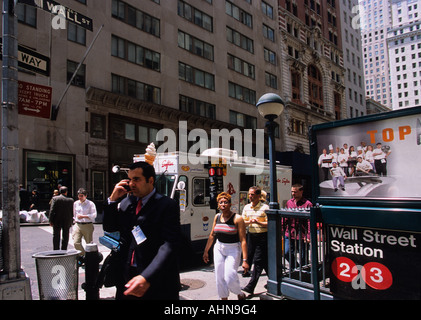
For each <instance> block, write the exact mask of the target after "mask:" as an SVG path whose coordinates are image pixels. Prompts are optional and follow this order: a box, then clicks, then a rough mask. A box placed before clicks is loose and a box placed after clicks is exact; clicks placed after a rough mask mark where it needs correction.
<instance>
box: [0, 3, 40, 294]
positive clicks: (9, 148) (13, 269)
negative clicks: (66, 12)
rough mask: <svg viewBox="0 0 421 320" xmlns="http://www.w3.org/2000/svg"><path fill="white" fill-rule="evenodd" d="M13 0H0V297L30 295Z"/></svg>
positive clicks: (15, 23) (15, 21)
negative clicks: (0, 261)
mask: <svg viewBox="0 0 421 320" xmlns="http://www.w3.org/2000/svg"><path fill="white" fill-rule="evenodd" d="M15 5H16V0H3V12H2V18H3V24H2V28H3V29H2V36H3V52H2V58H3V62H2V88H1V99H2V100H1V108H2V112H1V116H2V120H1V121H2V123H1V124H2V128H1V160H2V163H1V167H2V168H1V174H2V195H1V200H2V210H3V244H2V246H3V258H4V269H3V272H2V273H1V274H0V300H30V299H32V294H31V284H30V280H29V278H26V275H25V273H24V272H23V270H22V268H21V256H20V255H21V252H20V225H19V194H18V186H19V161H17V160H18V159H19V144H18V138H19V130H18V127H19V126H18V60H17V55H18V41H17V38H16V35H17V18H16V16H15V13H14V10H15Z"/></svg>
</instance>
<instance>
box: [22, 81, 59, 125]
mask: <svg viewBox="0 0 421 320" xmlns="http://www.w3.org/2000/svg"><path fill="white" fill-rule="evenodd" d="M52 91H53V89H52V88H51V87H48V86H43V85H39V84H34V83H29V82H25V81H19V85H18V110H19V114H23V115H27V116H33V117H38V118H44V119H50V117H51V96H52Z"/></svg>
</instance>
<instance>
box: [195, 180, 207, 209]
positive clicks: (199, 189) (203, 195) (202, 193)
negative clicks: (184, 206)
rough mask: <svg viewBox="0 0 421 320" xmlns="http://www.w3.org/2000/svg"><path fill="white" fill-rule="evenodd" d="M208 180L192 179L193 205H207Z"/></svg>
mask: <svg viewBox="0 0 421 320" xmlns="http://www.w3.org/2000/svg"><path fill="white" fill-rule="evenodd" d="M209 186H210V183H209V178H194V179H193V205H195V206H206V205H209V199H210V196H209Z"/></svg>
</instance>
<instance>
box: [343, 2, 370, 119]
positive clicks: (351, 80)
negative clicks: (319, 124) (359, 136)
mask: <svg viewBox="0 0 421 320" xmlns="http://www.w3.org/2000/svg"><path fill="white" fill-rule="evenodd" d="M339 6H340V13H341V33H342V48H343V55H344V68H345V70H346V73H345V76H344V83H345V88H346V89H345V90H346V94H345V99H346V108H347V117H348V118H353V117H358V116H363V115H366V114H367V107H366V101H365V82H364V65H363V58H362V44H361V30H360V24H359V23H358V22H359V21H358V17H357V16H356V14H357V10H356V8H358V0H339Z"/></svg>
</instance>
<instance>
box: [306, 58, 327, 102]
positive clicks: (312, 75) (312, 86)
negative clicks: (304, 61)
mask: <svg viewBox="0 0 421 320" xmlns="http://www.w3.org/2000/svg"><path fill="white" fill-rule="evenodd" d="M307 75H308V90H309V102H310V104H311V105H312V106H313V107H315V108H318V109H323V108H324V107H323V81H322V74H321V73H320V71H319V69H318V68H317V67H315V66H313V65H310V66H308V68H307Z"/></svg>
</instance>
